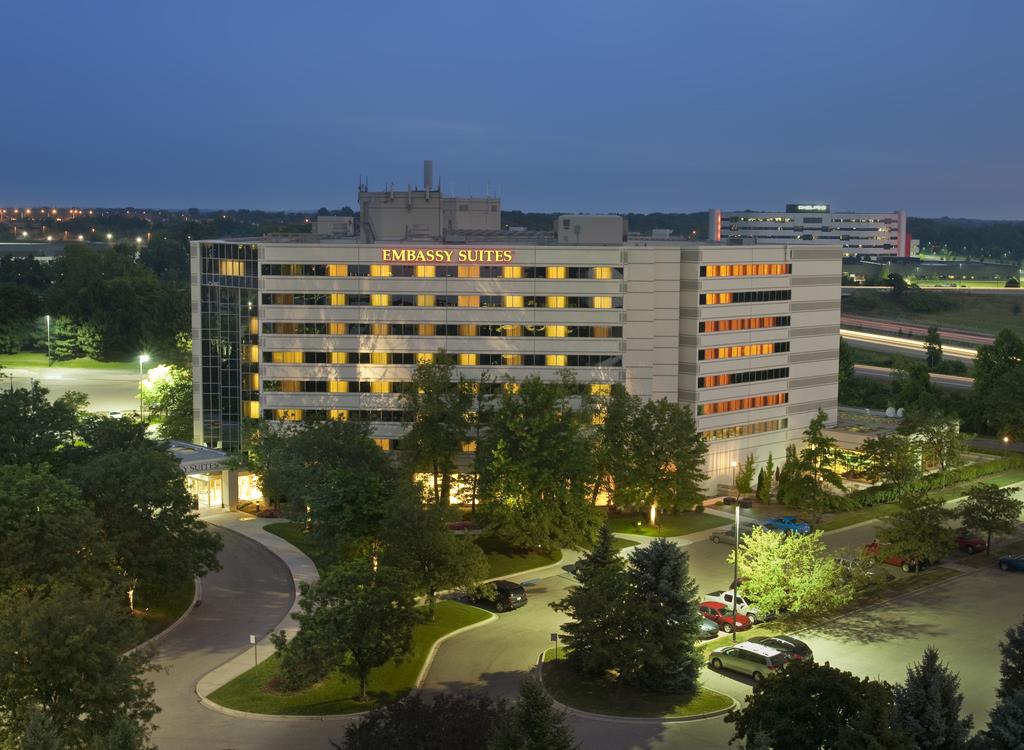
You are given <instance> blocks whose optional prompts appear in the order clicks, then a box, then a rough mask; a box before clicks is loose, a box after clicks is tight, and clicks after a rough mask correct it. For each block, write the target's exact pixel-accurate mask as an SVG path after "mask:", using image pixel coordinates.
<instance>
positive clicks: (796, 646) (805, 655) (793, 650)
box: [746, 635, 814, 661]
mask: <svg viewBox="0 0 1024 750" xmlns="http://www.w3.org/2000/svg"><path fill="white" fill-rule="evenodd" d="M746 643H759V644H761V645H762V646H768V647H769V648H774V649H775V650H776V651H781V652H782V653H783V654H785V655H786V658H788V659H791V660H796V661H800V660H807V661H814V652H813V651H811V647H810V646H808V645H807V644H806V643H804V642H803V641H801V640H800V639H799V638H794V637H793V636H791V635H772V636H765V635H758V636H754V637H753V638H750V639H748V640H747V641H746Z"/></svg>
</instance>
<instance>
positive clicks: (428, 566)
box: [381, 493, 489, 620]
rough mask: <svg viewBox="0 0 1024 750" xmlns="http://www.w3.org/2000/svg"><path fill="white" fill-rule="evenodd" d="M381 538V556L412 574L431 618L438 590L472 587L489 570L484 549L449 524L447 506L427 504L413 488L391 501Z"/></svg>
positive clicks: (383, 560) (484, 576) (486, 574)
mask: <svg viewBox="0 0 1024 750" xmlns="http://www.w3.org/2000/svg"><path fill="white" fill-rule="evenodd" d="M382 541H383V542H384V552H383V554H382V555H381V561H382V562H383V563H384V564H386V565H392V566H394V567H396V568H400V569H402V570H405V571H408V572H409V573H410V574H411V575H412V576H413V578H414V581H415V586H416V590H417V591H419V592H421V593H423V594H424V595H425V596H426V598H427V616H428V619H430V620H433V619H434V604H435V602H436V601H437V592H438V591H440V590H443V589H461V590H463V591H468V590H471V589H473V588H474V587H475V586H476V585H477V584H479V582H480V581H482V580H483V579H485V578H487V576H488V575H489V569H488V565H487V558H486V556H485V555H484V553H483V550H481V549H480V547H479V546H478V545H477V544H475V543H474V542H473V540H472V538H471V537H469V536H466V535H463V536H457V535H455V534H453V533H452V532H451V531H450V530H449V529H448V528H447V527H446V526H445V517H444V508H442V507H440V506H437V505H434V506H432V507H430V508H423V506H422V504H421V503H420V500H419V498H418V497H416V496H415V495H413V494H412V493H406V494H404V495H400V496H399V497H397V498H396V499H395V500H394V501H393V508H392V510H391V512H390V513H389V516H388V518H387V520H386V522H385V523H384V529H383V532H382Z"/></svg>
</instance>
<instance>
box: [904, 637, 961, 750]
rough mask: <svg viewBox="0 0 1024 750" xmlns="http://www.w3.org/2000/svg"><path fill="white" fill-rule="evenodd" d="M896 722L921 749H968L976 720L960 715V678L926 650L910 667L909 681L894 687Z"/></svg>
mask: <svg viewBox="0 0 1024 750" xmlns="http://www.w3.org/2000/svg"><path fill="white" fill-rule="evenodd" d="M893 697H894V699H895V707H896V723H897V725H899V726H900V727H902V728H903V731H904V732H906V734H907V735H908V736H909V737H910V738H911V740H912V741H913V743H914V746H915V747H917V748H919V750H965V748H967V746H968V739H969V737H970V732H971V724H972V723H973V721H972V719H971V717H970V716H967V717H965V718H961V717H960V710H961V708H962V706H963V702H964V697H963V695H962V694H961V693H960V677H959V676H958V675H956V674H954V673H952V672H950V671H949V668H948V667H946V665H945V664H943V663H942V662H940V661H939V652H938V651H936V650H935V649H934V648H931V647H929V648H927V649H925V652H924V656H923V657H922V658H921V662H920V664H914V665H912V666H910V667H907V680H906V682H904V683H903V684H902V685H897V686H895V688H894V689H893Z"/></svg>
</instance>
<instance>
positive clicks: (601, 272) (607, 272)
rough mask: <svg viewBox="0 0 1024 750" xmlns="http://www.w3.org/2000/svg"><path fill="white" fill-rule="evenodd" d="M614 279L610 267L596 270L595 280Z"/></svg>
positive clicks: (601, 267) (600, 267) (599, 267)
mask: <svg viewBox="0 0 1024 750" xmlns="http://www.w3.org/2000/svg"><path fill="white" fill-rule="evenodd" d="M611 277H612V269H611V268H610V267H609V266H598V267H597V268H595V269H594V278H595V279H610V278H611Z"/></svg>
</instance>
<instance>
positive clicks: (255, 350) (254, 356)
mask: <svg viewBox="0 0 1024 750" xmlns="http://www.w3.org/2000/svg"><path fill="white" fill-rule="evenodd" d="M242 351H243V352H245V357H244V358H243V361H244V362H259V361H260V348H259V347H258V346H257V345H256V344H250V345H249V346H247V347H244V348H243V349H242Z"/></svg>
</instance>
